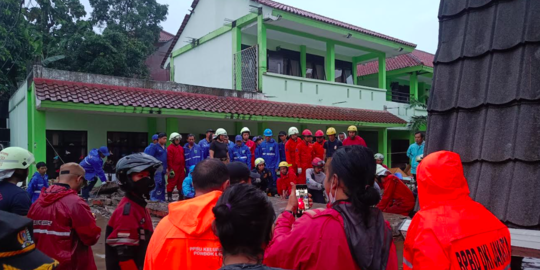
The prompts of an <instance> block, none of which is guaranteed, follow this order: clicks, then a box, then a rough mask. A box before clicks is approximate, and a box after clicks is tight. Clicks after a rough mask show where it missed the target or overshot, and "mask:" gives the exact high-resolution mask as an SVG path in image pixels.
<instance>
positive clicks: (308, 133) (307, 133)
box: [302, 129, 313, 137]
mask: <svg viewBox="0 0 540 270" xmlns="http://www.w3.org/2000/svg"><path fill="white" fill-rule="evenodd" d="M302 136H309V137H312V136H313V133H311V130H309V129H304V131H302Z"/></svg>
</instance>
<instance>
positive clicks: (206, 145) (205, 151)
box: [199, 128, 214, 159]
mask: <svg viewBox="0 0 540 270" xmlns="http://www.w3.org/2000/svg"><path fill="white" fill-rule="evenodd" d="M213 136H214V130H213V129H211V128H210V129H208V130H206V138H204V139H202V140H201V141H200V142H199V146H200V147H201V150H202V159H207V158H208V157H209V156H210V144H211V143H212V137H213Z"/></svg>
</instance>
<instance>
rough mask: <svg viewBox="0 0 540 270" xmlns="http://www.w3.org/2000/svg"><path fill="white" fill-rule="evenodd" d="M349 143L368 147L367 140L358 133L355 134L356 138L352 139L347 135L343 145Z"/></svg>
mask: <svg viewBox="0 0 540 270" xmlns="http://www.w3.org/2000/svg"><path fill="white" fill-rule="evenodd" d="M347 145H361V146H363V147H367V144H366V141H364V139H362V137H360V136H358V135H356V136H354V139H351V137H347V138H346V139H345V140H344V141H343V146H347Z"/></svg>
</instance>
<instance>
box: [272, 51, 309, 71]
mask: <svg viewBox="0 0 540 270" xmlns="http://www.w3.org/2000/svg"><path fill="white" fill-rule="evenodd" d="M268 72H272V73H277V74H283V75H290V76H296V77H300V76H302V74H301V73H300V53H299V52H295V51H290V50H285V49H281V48H280V49H279V50H277V51H270V50H268Z"/></svg>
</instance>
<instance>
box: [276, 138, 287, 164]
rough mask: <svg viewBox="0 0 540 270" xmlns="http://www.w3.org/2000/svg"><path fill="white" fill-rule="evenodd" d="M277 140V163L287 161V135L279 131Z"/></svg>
mask: <svg viewBox="0 0 540 270" xmlns="http://www.w3.org/2000/svg"><path fill="white" fill-rule="evenodd" d="M278 139H279V143H278V147H279V161H280V162H283V161H286V159H287V158H286V156H285V144H286V143H287V133H285V131H280V132H279V135H278Z"/></svg>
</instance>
